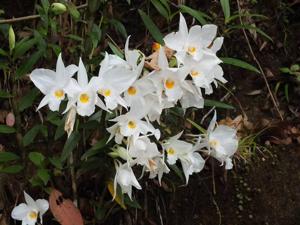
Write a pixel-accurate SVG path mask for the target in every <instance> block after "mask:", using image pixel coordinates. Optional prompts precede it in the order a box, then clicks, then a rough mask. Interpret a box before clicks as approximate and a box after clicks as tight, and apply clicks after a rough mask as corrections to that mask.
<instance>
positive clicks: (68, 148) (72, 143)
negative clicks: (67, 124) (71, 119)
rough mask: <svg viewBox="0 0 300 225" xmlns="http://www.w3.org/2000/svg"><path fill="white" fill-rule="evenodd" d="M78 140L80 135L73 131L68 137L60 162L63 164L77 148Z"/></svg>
mask: <svg viewBox="0 0 300 225" xmlns="http://www.w3.org/2000/svg"><path fill="white" fill-rule="evenodd" d="M79 140H80V134H79V132H78V131H75V132H74V133H72V134H71V135H70V137H69V138H68V139H67V141H66V143H65V145H64V148H63V150H62V154H61V157H60V158H61V161H62V162H64V161H65V160H66V159H67V158H68V157H69V156H70V154H71V152H72V151H73V150H74V148H75V147H76V146H77V144H78V142H79Z"/></svg>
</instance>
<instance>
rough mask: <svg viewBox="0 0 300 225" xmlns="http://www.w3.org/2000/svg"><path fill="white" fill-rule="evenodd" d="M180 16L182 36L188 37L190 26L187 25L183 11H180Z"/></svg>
mask: <svg viewBox="0 0 300 225" xmlns="http://www.w3.org/2000/svg"><path fill="white" fill-rule="evenodd" d="M179 15H180V18H179V32H180V33H181V35H182V36H184V37H187V35H188V27H187V25H186V21H185V18H184V16H183V15H182V13H179Z"/></svg>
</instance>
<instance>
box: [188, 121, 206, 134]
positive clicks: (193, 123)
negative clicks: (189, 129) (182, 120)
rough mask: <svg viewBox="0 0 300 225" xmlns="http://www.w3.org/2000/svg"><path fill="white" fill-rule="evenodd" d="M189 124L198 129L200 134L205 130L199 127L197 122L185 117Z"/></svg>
mask: <svg viewBox="0 0 300 225" xmlns="http://www.w3.org/2000/svg"><path fill="white" fill-rule="evenodd" d="M186 120H187V121H188V122H189V123H190V124H192V125H193V126H194V127H195V128H196V129H197V130H199V131H200V132H201V133H202V134H205V133H206V130H205V129H204V128H203V127H201V126H200V125H199V124H197V123H196V122H194V121H193V120H191V119H188V118H187V119H186Z"/></svg>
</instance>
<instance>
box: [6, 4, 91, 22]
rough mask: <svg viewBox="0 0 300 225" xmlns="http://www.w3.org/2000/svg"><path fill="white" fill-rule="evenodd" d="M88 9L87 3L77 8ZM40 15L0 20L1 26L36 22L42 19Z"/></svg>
mask: <svg viewBox="0 0 300 225" xmlns="http://www.w3.org/2000/svg"><path fill="white" fill-rule="evenodd" d="M86 7H87V3H85V4H82V5H79V6H77V7H76V8H77V9H82V8H86ZM40 17H41V16H40V15H30V16H23V17H17V18H11V19H4V20H0V24H3V23H17V22H20V21H26V20H35V19H38V18H40Z"/></svg>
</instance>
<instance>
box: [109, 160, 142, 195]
mask: <svg viewBox="0 0 300 225" xmlns="http://www.w3.org/2000/svg"><path fill="white" fill-rule="evenodd" d="M117 184H119V185H120V187H121V190H122V194H124V193H126V194H128V196H129V198H130V199H131V194H132V186H134V187H135V188H137V189H142V187H141V186H140V184H139V182H138V181H137V179H136V177H135V175H134V173H133V171H132V168H131V167H130V166H129V164H128V163H124V164H121V163H120V162H118V165H116V176H115V179H114V193H117ZM114 197H115V196H114Z"/></svg>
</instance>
